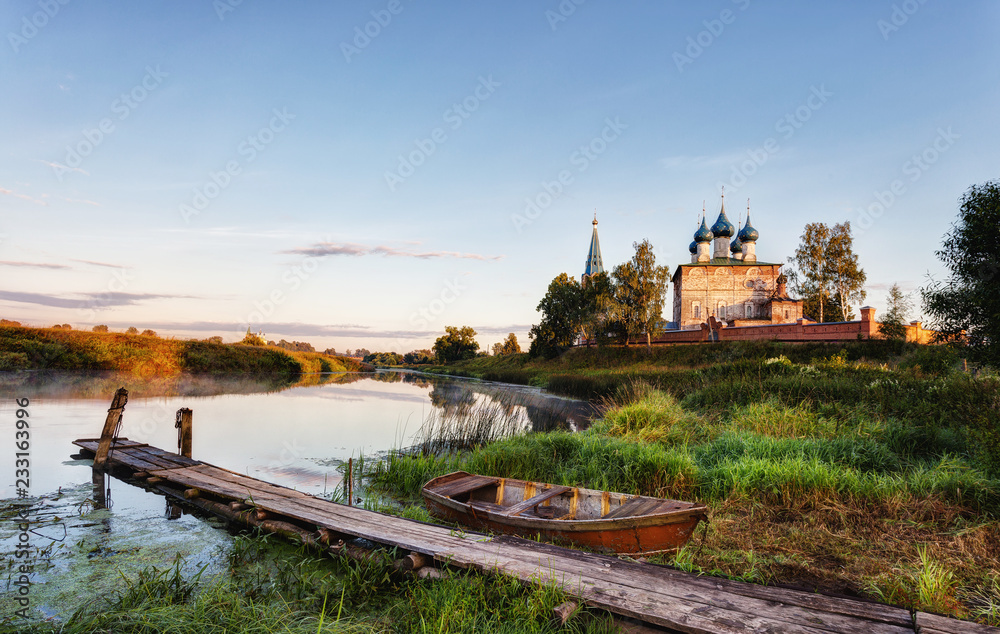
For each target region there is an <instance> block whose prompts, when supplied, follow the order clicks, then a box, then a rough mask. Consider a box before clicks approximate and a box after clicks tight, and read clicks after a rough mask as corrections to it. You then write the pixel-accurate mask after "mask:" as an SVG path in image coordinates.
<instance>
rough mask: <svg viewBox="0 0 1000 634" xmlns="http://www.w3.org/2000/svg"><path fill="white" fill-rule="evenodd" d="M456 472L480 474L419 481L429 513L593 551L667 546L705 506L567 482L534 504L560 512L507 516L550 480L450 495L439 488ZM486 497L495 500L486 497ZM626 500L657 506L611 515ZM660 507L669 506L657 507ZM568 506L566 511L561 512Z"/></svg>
mask: <svg viewBox="0 0 1000 634" xmlns="http://www.w3.org/2000/svg"><path fill="white" fill-rule="evenodd" d="M462 477H465V478H481V476H472V475H471V474H466V473H464V472H457V473H454V474H448V475H447V476H441V477H440V478H435V479H434V480H431V481H430V482H428V483H427V484H426V485H425V486H424V488H423V490H422V493H423V496H424V501H425V503H426V505H427V508H428V510H429V511H430V513H431V514H432V515H434V516H436V517H439V518H441V519H444V520H447V521H451V522H456V523H459V524H462V525H464V526H468V527H470V528H473V529H478V530H485V531H491V532H496V533H503V534H507V535H515V536H519V537H525V538H529V539H542V540H545V541H554V542H564V543H570V544H573V545H577V546H583V547H586V548H590V549H593V550H595V551H599V552H611V553H619V554H651V553H658V552H668V551H673V550H676V549H678V548H681V547H682V546H683V545H684V544H685V543H687V541H688V540H689V539H690V538H691V535H692V534H693V533H694V530H695V527H697V525H698V522H700V521H702V520H704V519H707V516H706V513H707V508H706V507H705V506H704V505H701V504H692V503H689V502H678V501H676V500H661V499H658V498H650V497H644V496H629V495H623V494H618V493H607V492H603V491H594V490H589V489H581V488H572V489H570V488H568V487H560V489H561V488H565V489H566V491H565V492H563V493H561V494H560V495H557V496H552V498H551V499H546V500H545V501H544V502H542V503H541V504H540V505H539V507H538V509H541V510H538V509H535V511H537V513H542V511H544V510H545V509H546V507H549V508H550V510H553V511H554V513H556V514H562V515H563V516H562V517H559V518H547V517H540V516H539V515H538V514H536V513H535V512H532V511H528V512H525V513H523V514H516V515H514V516H511V515H508V514H507V513H508V511H509V510H510V509H511V508H512V506H514V505H515V504H517V503H518V502H519V501H520V499H523V498H527V497H529V496H530V495H531V494H533V493H534V492H535V491H541V492H542V493H545V492H546V491H547V489H546V488H545V487H550V488H551V485H546V484H544V483H533V482H525V481H522V480H513V479H504V478H498V479H496V480H497V484H496V485H490V486H486V487H482V488H480V489H478V490H476V491H474V492H473V493H472V494H465V493H463V494H462V495H455V496H454V498H455V499H453V498H452V497H450V496H448V495H444V494H442V492H443V491H446V490H447V488H448V487H449V486H451V487H453V488H454V486H455V485H456V484H457V483H459V482H460V479H461V478H462ZM522 492H523V493H522ZM522 496H523V498H522ZM615 496H617V497H615ZM491 498H492V499H493V500H495V501H493V502H490V501H489V500H490V499H491ZM497 502H500V503H497ZM626 503H630V504H631V505H632V506H642V505H645V506H647V507H650V506H651V507H658V509H659V510H656V509H654V512H651V513H645V514H638V515H628V514H626V515H625V516H621V517H614V515H615V514H616V510H617V509H618V507H624V506H625V505H626ZM588 504H589V505H590V506H588ZM591 507H593V508H591ZM626 508H627V507H626ZM626 508H622V509H621V510H622V511H625V510H626ZM663 508H667V509H669V510H667V511H663V510H662V509H663ZM570 510H571V511H572V512H571V513H563V512H564V511H570ZM588 512H589V517H588V516H587V515H588ZM567 515H573V517H567ZM578 516H582V517H578Z"/></svg>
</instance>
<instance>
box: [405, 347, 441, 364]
mask: <svg viewBox="0 0 1000 634" xmlns="http://www.w3.org/2000/svg"><path fill="white" fill-rule="evenodd" d="M403 363H406V364H408V365H425V364H430V363H434V353H433V352H431V351H430V350H413V351H411V352H407V353H406V354H404V355H403Z"/></svg>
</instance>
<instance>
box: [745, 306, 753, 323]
mask: <svg viewBox="0 0 1000 634" xmlns="http://www.w3.org/2000/svg"><path fill="white" fill-rule="evenodd" d="M746 311H747V313H746V314H747V319H753V303H752V302H747V305H746Z"/></svg>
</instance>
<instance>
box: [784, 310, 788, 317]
mask: <svg viewBox="0 0 1000 634" xmlns="http://www.w3.org/2000/svg"><path fill="white" fill-rule="evenodd" d="M785 319H788V309H787V308H786V309H785Z"/></svg>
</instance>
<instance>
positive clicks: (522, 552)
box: [500, 543, 912, 633]
mask: <svg viewBox="0 0 1000 634" xmlns="http://www.w3.org/2000/svg"><path fill="white" fill-rule="evenodd" d="M510 546H512V545H509V544H506V543H504V544H501V547H503V548H505V549H506V550H501V551H500V552H501V553H502V554H503V557H504V558H505V559H507V560H510V561H520V562H522V563H524V564H526V565H528V566H530V567H532V568H533V569H535V570H546V571H548V573H549V574H550V575H553V576H556V577H559V576H563V577H565V578H567V579H569V580H571V583H569V584H568V585H569V586H574V585H577V586H581V587H588V586H593V587H595V588H597V587H600V586H601V585H602V584H603V585H608V586H609V587H610V588H613V589H614V591H615V592H621V593H622V595H621V596H622V597H623V598H628V599H632V600H638V599H642V600H647V601H665V602H681V603H685V604H691V605H695V606H697V605H705V606H711V607H715V608H720V609H726V610H730V611H734V612H740V613H746V614H764V615H767V616H768V618H770V619H772V620H780V621H781V622H783V623H787V624H791V625H795V626H801V627H807V628H815V629H818V630H823V631H830V632H840V631H845V629H844V628H851V627H860V625H861V624H862V623H864V627H865V630H866V631H869V632H884V633H898V632H901V631H912V627H910V625H909V623H906V624H905V627H901V626H900V625H894V624H888V623H881V622H871V621H861V620H859V619H858V618H857V617H854V616H847V615H843V614H836V613H830V612H820V611H816V610H814V609H807V608H803V607H800V606H797V605H794V604H793V603H790V602H787V601H773V600H769V599H761V598H755V597H746V596H741V595H738V594H732V593H727V592H724V591H719V590H718V589H714V588H708V587H705V586H702V587H697V586H690V585H687V584H682V583H678V582H677V581H676V580H675V579H672V578H670V577H669V576H667V575H663V574H660V572H661V571H662V570H663V569H657V568H656V567H653V566H644V565H643V564H632V565H631V566H615V563H616V562H617V561H619V560H617V559H616V558H614V557H607V556H598V557H599V558H598V559H596V560H593V561H591V562H590V564H591V565H588V566H581V565H579V562H574V561H573V560H572V559H570V558H563V557H561V556H560V554H559V553H558V552H556V553H551V554H546V555H541V556H539V554H538V553H537V552H536V553H532V551H531V550H530V549H524V548H520V547H510ZM517 546H520V545H517ZM529 553H532V554H529ZM626 563H627V562H626ZM595 564H596V565H595ZM606 591H607V592H611V591H612V590H606ZM787 592H793V591H787Z"/></svg>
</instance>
